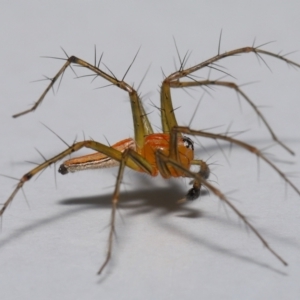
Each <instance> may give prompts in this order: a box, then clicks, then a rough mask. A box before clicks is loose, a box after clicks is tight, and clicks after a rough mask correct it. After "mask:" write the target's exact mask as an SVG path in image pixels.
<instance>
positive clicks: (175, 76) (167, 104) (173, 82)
mask: <svg viewBox="0 0 300 300" xmlns="http://www.w3.org/2000/svg"><path fill="white" fill-rule="evenodd" d="M244 53H254V54H255V55H257V56H258V57H259V58H261V55H266V56H271V57H274V58H276V59H280V60H282V61H284V62H286V63H287V64H288V65H292V66H294V67H296V68H300V64H298V63H296V62H294V61H292V60H289V59H287V58H285V56H282V55H279V54H275V53H272V52H269V51H265V50H262V49H259V47H243V48H239V49H235V50H232V51H228V52H224V53H222V54H219V53H218V54H217V55H216V56H214V57H212V58H210V59H207V60H205V61H204V62H201V63H199V64H197V65H195V66H193V67H191V68H187V69H182V68H180V69H179V70H178V71H176V72H174V73H172V74H171V75H169V76H168V77H167V78H165V80H164V81H163V84H162V92H161V109H162V123H163V130H164V132H170V131H171V129H172V128H173V127H175V126H177V123H176V119H175V115H174V109H173V107H172V103H171V93H170V88H171V87H172V88H173V87H174V88H179V87H190V86H197V85H198V86H200V85H213V84H214V85H220V86H221V85H222V86H226V87H230V88H233V89H235V90H236V91H237V92H238V93H239V94H240V95H242V96H243V98H244V99H245V100H246V101H247V102H248V103H249V104H250V105H251V106H252V107H253V109H254V110H255V112H256V113H257V114H258V115H259V117H260V118H261V119H262V120H263V122H264V124H265V125H266V126H267V128H268V130H269V132H270V134H271V135H272V138H273V139H274V140H275V141H276V142H277V143H278V144H280V145H281V146H282V147H283V148H285V149H286V150H287V151H288V152H289V153H291V154H294V152H293V151H292V150H290V149H289V148H288V147H287V146H286V145H284V144H283V143H282V142H281V141H279V140H278V138H277V137H276V135H275V134H274V132H273V131H272V129H271V128H270V126H269V124H268V123H267V121H266V119H265V118H264V116H263V115H262V114H261V112H260V111H259V110H258V109H257V107H256V106H255V105H254V104H253V102H252V101H251V100H250V99H249V98H248V97H247V96H246V95H245V94H244V92H243V91H242V90H241V89H240V88H239V87H238V86H237V85H236V84H235V83H232V82H224V81H223V82H221V81H210V80H206V81H196V80H195V81H194V82H180V79H182V78H184V77H189V75H190V74H192V73H194V72H196V71H198V70H200V69H203V68H205V67H210V68H212V67H213V65H214V63H215V62H217V61H219V60H221V59H223V58H227V57H230V56H236V55H238V54H244ZM189 78H190V77H189Z"/></svg>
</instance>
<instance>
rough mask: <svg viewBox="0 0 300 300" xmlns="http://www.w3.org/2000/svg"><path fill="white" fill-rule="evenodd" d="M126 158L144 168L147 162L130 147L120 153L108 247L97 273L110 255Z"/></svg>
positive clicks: (149, 171) (150, 170)
mask: <svg viewBox="0 0 300 300" xmlns="http://www.w3.org/2000/svg"><path fill="white" fill-rule="evenodd" d="M128 160H131V161H132V162H134V163H135V165H136V166H140V168H141V169H145V168H144V165H146V164H147V161H146V160H145V159H144V158H143V157H142V156H141V155H140V154H138V153H137V152H135V151H134V150H132V149H130V148H128V149H126V150H125V151H124V152H123V153H122V160H121V162H120V166H119V172H118V176H117V180H116V185H115V190H114V194H113V199H112V210H111V221H110V231H109V238H108V249H107V254H106V258H105V260H104V262H103V264H102V265H101V267H100V269H99V271H98V273H97V274H99V275H100V274H101V273H102V271H103V270H104V268H105V267H106V266H107V264H108V262H109V261H110V258H111V255H112V250H113V237H114V233H115V220H116V210H117V205H118V203H119V194H120V185H121V183H122V179H123V174H124V170H125V167H126V166H127V165H128V163H127V161H128ZM146 171H147V173H148V174H149V175H152V171H153V170H152V169H148V170H145V172H146Z"/></svg>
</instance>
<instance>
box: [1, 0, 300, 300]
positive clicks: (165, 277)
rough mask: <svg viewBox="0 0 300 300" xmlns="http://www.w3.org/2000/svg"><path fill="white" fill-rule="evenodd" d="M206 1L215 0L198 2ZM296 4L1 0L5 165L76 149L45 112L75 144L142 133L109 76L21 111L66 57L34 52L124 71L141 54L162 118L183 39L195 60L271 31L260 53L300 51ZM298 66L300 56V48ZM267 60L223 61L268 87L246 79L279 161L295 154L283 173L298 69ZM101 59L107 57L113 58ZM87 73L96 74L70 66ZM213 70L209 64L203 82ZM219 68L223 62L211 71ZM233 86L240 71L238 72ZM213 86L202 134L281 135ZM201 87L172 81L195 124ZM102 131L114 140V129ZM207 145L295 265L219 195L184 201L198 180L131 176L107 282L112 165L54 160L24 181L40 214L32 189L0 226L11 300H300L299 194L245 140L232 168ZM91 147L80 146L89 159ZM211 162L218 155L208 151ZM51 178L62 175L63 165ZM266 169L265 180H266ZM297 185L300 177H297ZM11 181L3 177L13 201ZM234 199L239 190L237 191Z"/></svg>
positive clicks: (150, 95) (295, 128)
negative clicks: (163, 86) (74, 167)
mask: <svg viewBox="0 0 300 300" xmlns="http://www.w3.org/2000/svg"><path fill="white" fill-rule="evenodd" d="M203 2H204V1H203ZM299 11H300V3H299V1H289V2H282V1H248V2H244V1H211V3H210V4H208V2H207V1H206V2H204V3H201V1H184V2H183V1H148V2H145V1H114V2H112V1H51V2H47V3H42V2H38V1H26V4H25V2H19V3H18V2H17V1H14V2H7V1H2V3H1V9H0V28H1V30H0V39H1V69H0V76H1V80H0V85H1V87H0V91H1V97H0V104H1V106H0V107H1V109H0V139H1V142H0V153H1V155H0V170H1V171H0V173H2V174H7V175H10V176H14V177H17V178H20V177H21V176H22V175H23V174H24V173H25V172H27V171H29V170H30V168H32V167H33V166H32V165H31V164H29V163H25V162H24V161H25V160H27V161H35V162H41V161H42V158H41V157H40V156H39V154H38V153H37V152H36V151H35V150H34V147H36V148H37V149H39V151H41V152H42V153H43V155H45V156H46V157H47V158H49V157H51V156H53V155H55V154H57V153H58V152H60V151H62V150H63V149H64V148H65V146H64V145H63V144H62V142H61V141H60V140H58V139H57V138H56V137H55V136H54V135H53V134H52V133H51V132H49V131H48V130H47V129H46V128H45V127H43V126H42V125H41V123H40V122H43V123H44V124H46V125H47V126H49V127H50V128H51V129H53V130H54V131H55V132H57V133H58V134H59V135H60V136H61V137H62V138H64V139H65V140H66V141H67V142H68V143H72V142H73V140H74V139H75V137H76V136H77V140H81V139H83V133H82V132H84V134H85V136H86V137H88V136H91V137H92V138H93V139H95V140H98V141H101V142H104V143H105V142H106V140H105V137H106V138H107V139H108V140H109V141H110V142H111V143H113V142H115V141H117V140H119V139H122V138H126V137H128V136H132V134H133V127H132V121H131V115H130V105H129V101H128V97H127V95H126V94H125V93H124V92H122V91H119V90H118V89H117V88H114V87H109V88H105V89H100V90H94V88H96V87H99V86H103V85H105V84H106V83H105V82H104V81H101V80H98V81H96V82H94V83H93V84H90V78H88V79H86V78H85V79H76V80H74V79H73V78H74V74H73V73H72V72H71V70H68V71H67V72H66V74H65V76H64V78H63V81H62V84H61V87H60V90H59V92H58V93H57V94H56V95H55V96H54V95H53V93H50V94H49V95H48V96H47V97H46V99H45V101H44V102H43V104H42V105H41V107H39V108H38V109H37V111H36V112H35V113H31V114H29V115H27V116H23V117H21V118H18V119H13V118H11V115H12V114H14V113H17V112H20V111H22V110H24V109H26V108H27V107H29V106H28V105H30V104H31V103H32V102H33V101H35V100H36V99H37V98H38V96H39V95H40V94H41V93H42V91H43V89H44V87H45V86H46V82H42V83H29V82H30V81H33V80H36V79H40V78H42V75H46V76H50V77H51V76H54V74H55V72H57V71H58V69H59V68H60V67H61V65H62V63H63V62H62V61H59V60H52V59H40V58H39V56H56V57H64V54H63V52H62V51H61V49H60V46H62V47H63V48H64V49H65V50H66V51H67V53H68V54H69V55H73V54H74V55H76V56H78V57H80V58H82V59H85V60H87V61H90V62H93V57H94V45H96V46H97V51H98V57H99V55H100V53H102V52H104V57H103V62H104V63H105V64H106V65H107V66H108V67H109V68H110V69H111V70H112V71H113V72H114V74H116V76H117V77H119V78H120V77H122V76H123V74H124V72H125V71H126V69H127V67H128V65H129V64H130V63H131V60H132V58H133V56H134V55H135V54H136V51H137V50H138V48H139V47H140V46H141V50H140V53H139V55H138V57H137V60H136V62H135V63H134V65H133V67H132V69H131V70H130V72H129V74H128V75H127V77H126V80H127V81H128V82H129V83H133V82H134V83H135V86H138V84H139V82H140V80H141V78H142V77H143V75H144V74H145V72H146V70H147V67H148V66H149V64H150V63H151V68H150V71H149V73H148V75H147V77H146V79H145V81H144V83H143V85H142V87H141V92H142V95H145V96H144V99H145V104H146V109H147V111H149V112H151V111H153V112H152V114H151V115H150V118H151V120H152V121H153V124H154V125H155V126H157V127H158V128H159V127H160V123H159V116H158V112H157V111H156V110H155V109H154V108H153V107H151V103H150V100H151V101H153V102H154V103H155V104H156V105H159V95H158V92H157V90H158V86H159V84H160V82H161V80H162V78H163V76H162V73H161V69H160V68H162V69H163V71H164V73H165V74H169V73H171V72H173V71H174V60H176V61H177V65H178V60H177V55H176V50H175V47H174V44H173V39H172V37H173V36H174V37H175V39H176V42H177V45H178V47H179V50H180V52H181V55H182V57H183V56H184V54H185V53H186V51H187V50H192V55H191V57H190V59H189V61H188V65H189V66H190V65H193V64H196V63H198V62H200V61H203V60H204V59H207V58H209V57H211V56H214V55H215V54H216V53H217V47H218V39H219V34H220V31H221V29H223V35H222V44H221V52H223V51H229V50H232V49H235V48H238V47H243V46H251V45H252V43H253V40H254V38H256V42H255V44H256V45H259V44H262V43H265V42H269V41H273V40H276V43H273V44H270V45H267V46H266V47H265V48H264V49H267V50H270V51H274V52H279V51H280V50H284V53H286V52H290V51H293V50H299V49H300V37H299V28H300V19H299ZM290 58H291V59H294V60H295V61H298V62H300V54H299V53H295V54H292V55H290ZM264 59H265V61H266V62H267V64H268V65H269V66H270V68H271V69H272V72H270V71H269V70H268V69H267V67H266V66H265V65H264V63H262V62H261V63H260V64H259V63H258V60H257V59H256V58H255V56H254V55H253V54H251V55H248V54H245V55H243V56H241V57H235V58H232V59H228V60H226V61H224V62H222V63H221V64H222V65H223V66H226V67H227V68H228V70H226V71H228V72H229V73H230V74H232V75H233V76H234V77H236V78H237V82H238V83H240V84H242V83H248V82H252V81H259V82H258V83H255V84H252V85H248V86H245V87H244V91H245V92H246V93H247V95H249V96H250V97H251V99H252V100H253V101H254V102H255V103H257V104H259V105H262V106H264V107H265V106H267V108H262V109H263V113H264V114H265V115H266V117H267V119H268V121H269V122H270V124H271V125H272V128H273V129H274V130H275V132H276V133H277V134H278V136H279V137H280V138H282V139H283V140H284V142H286V143H287V144H288V146H290V147H291V148H292V149H293V150H294V151H295V152H296V154H297V155H296V156H295V157H292V156H289V155H288V154H287V153H286V152H285V151H283V150H281V149H280V148H279V147H278V146H275V147H272V148H271V149H268V152H272V153H273V154H275V156H276V158H278V159H284V160H287V161H292V162H295V164H293V165H289V164H280V165H279V166H280V167H281V168H282V170H283V171H286V172H297V171H298V170H299V155H300V138H299V125H300V124H299V116H300V101H299V97H300V85H299V80H300V73H299V71H298V70H294V69H293V68H289V67H287V66H286V65H285V64H284V63H282V62H280V61H276V60H274V59H272V58H266V57H264ZM103 68H104V69H105V67H103ZM75 71H76V72H78V73H79V74H86V73H85V72H84V71H83V70H79V69H78V68H75ZM207 72H208V71H207V70H206V71H205V72H204V73H201V75H202V76H203V77H205V76H207ZM221 76H222V75H220V73H217V72H214V71H213V72H212V74H211V77H210V78H219V77H221ZM225 80H232V79H231V78H230V77H227V78H225ZM209 92H210V94H211V95H212V96H213V97H211V96H209V95H205V97H204V100H203V101H202V103H201V105H200V109H199V111H198V113H197V115H196V117H195V119H194V121H193V123H192V127H193V128H196V129H197V128H199V129H203V128H210V127H213V126H218V125H224V126H223V127H222V128H220V129H214V132H222V131H223V132H224V131H226V128H227V125H228V124H230V122H231V120H233V123H232V127H231V129H230V131H241V130H247V129H251V130H250V131H249V132H247V133H245V134H242V135H240V136H239V138H241V139H243V140H245V141H246V142H248V143H252V144H254V145H256V146H257V147H258V148H263V147H265V146H268V145H271V144H272V142H271V139H270V137H269V135H268V133H267V131H266V129H265V128H264V127H263V126H262V124H261V125H260V126H258V123H257V118H256V116H255V115H254V113H253V112H252V111H251V109H249V108H248V105H247V104H245V103H244V102H242V112H241V110H240V108H239V104H238V101H237V98H236V95H235V93H234V92H233V91H227V90H224V89H217V91H216V92H214V91H213V90H210V91H209ZM190 93H192V95H193V97H194V98H192V97H190V96H189V95H188V94H186V93H184V92H182V91H174V93H173V95H174V103H175V104H174V106H175V107H177V106H181V108H180V109H178V110H177V111H176V112H177V115H178V120H179V122H180V124H188V123H189V121H190V118H191V115H192V112H193V110H194V109H195V107H196V105H197V103H198V99H200V97H201V95H202V93H203V91H202V90H197V89H195V90H194V91H191V92H190ZM104 135H105V137H104ZM199 141H200V142H201V143H202V144H205V145H206V149H207V152H205V151H203V150H202V151H201V148H200V151H198V152H197V156H198V157H201V158H203V159H209V160H208V161H209V162H211V163H212V162H216V165H214V166H212V169H213V173H214V175H212V176H211V179H212V180H213V181H215V182H216V183H215V184H216V185H217V186H218V187H219V188H220V189H221V190H222V191H224V192H228V195H229V196H230V197H232V198H234V199H236V201H235V200H233V201H234V203H235V204H236V205H237V206H238V208H239V209H240V210H241V211H242V212H243V213H245V214H246V215H247V216H248V217H249V219H250V220H251V221H252V222H253V224H254V225H255V226H256V227H257V228H258V229H259V231H260V232H261V234H263V236H264V237H265V238H266V239H267V240H268V242H269V243H270V245H271V246H272V247H273V248H274V249H275V250H276V251H278V252H279V253H280V254H281V255H282V256H283V257H284V258H285V259H286V260H287V261H288V263H289V266H288V267H283V266H282V265H281V264H280V263H279V262H278V261H277V260H276V259H274V257H273V256H272V255H271V254H270V253H269V252H268V251H267V250H266V249H264V248H263V247H262V245H261V243H260V241H258V240H257V238H256V237H255V236H254V235H253V234H251V233H250V234H247V232H246V230H245V228H244V226H242V225H241V222H240V221H238V220H237V218H236V217H235V216H234V215H232V214H231V213H230V212H229V209H227V210H226V211H227V213H228V214H229V217H227V215H226V213H225V211H224V207H223V206H222V205H220V204H219V201H218V199H216V197H214V196H213V195H210V196H204V197H202V198H201V200H200V201H199V200H197V201H195V202H193V203H191V204H189V205H186V206H182V207H178V206H176V200H177V199H179V198H180V197H181V196H182V195H184V193H185V192H186V190H187V189H188V188H189V186H188V185H187V183H186V182H185V181H183V180H172V181H164V180H162V179H161V178H157V179H155V180H152V178H148V177H147V176H145V175H139V174H137V175H136V174H134V173H133V172H127V173H126V176H125V179H124V181H125V184H124V185H123V188H122V190H123V192H122V195H121V205H120V209H119V214H118V221H117V240H116V242H115V243H114V252H113V259H112V261H111V263H110V264H109V266H108V268H107V269H106V270H105V272H104V274H103V275H102V276H100V277H98V276H96V272H97V270H98V268H99V267H100V265H101V263H102V261H103V259H104V257H105V251H106V246H107V236H108V228H107V225H108V222H109V217H110V199H111V193H112V186H113V185H114V181H115V177H114V176H115V175H116V172H117V171H116V170H115V169H114V170H103V171H91V172H85V173H78V174H74V175H72V174H71V175H69V176H64V177H63V176H61V175H60V174H57V188H55V180H54V175H53V173H54V170H53V167H52V168H51V169H50V170H46V171H45V172H44V173H43V174H42V175H41V176H40V177H39V179H38V180H35V179H33V180H31V182H29V183H28V184H26V185H25V192H26V196H27V199H28V202H29V206H30V208H29V209H28V206H27V204H26V201H25V200H24V197H23V196H22V193H19V194H18V195H17V197H16V198H15V200H14V202H13V204H12V205H11V206H10V207H9V209H8V210H7V211H6V213H5V215H4V218H3V220H2V232H1V235H0V297H1V299H21V298H22V299H298V298H299V297H300V286H299V278H300V252H299V247H300V238H299V237H300V235H299V233H300V197H299V195H297V194H296V193H295V192H294V191H292V190H291V188H290V187H288V188H287V189H286V193H285V184H284V183H283V181H282V180H281V179H279V177H278V175H277V174H275V172H274V171H273V170H271V169H270V168H269V167H268V166H266V165H265V164H264V163H263V162H260V164H259V171H257V162H256V158H255V157H253V156H252V155H251V154H249V153H246V152H245V151H244V150H241V149H234V150H233V151H232V152H231V154H230V155H229V154H228V153H229V148H228V145H226V144H225V145H224V146H223V147H222V149H223V151H224V152H225V154H226V157H227V158H228V160H229V161H230V165H228V163H227V162H226V160H225V159H224V156H223V155H222V154H221V152H220V150H219V148H218V146H216V144H215V142H214V141H204V140H202V139H201V140H200V139H199ZM84 152H85V151H83V152H82V153H84ZM211 155H212V157H211V158H210V156H211ZM55 172H56V171H55ZM258 173H259V179H257V174H258ZM293 182H294V183H295V184H296V185H297V186H298V187H300V181H299V178H298V177H294V178H293ZM13 184H14V181H12V180H10V179H7V178H4V177H0V186H1V189H0V199H1V202H4V201H5V200H6V199H7V197H8V196H9V195H10V193H11V192H12V189H13ZM233 190H234V191H235V192H234V193H230V192H231V191H233Z"/></svg>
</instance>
